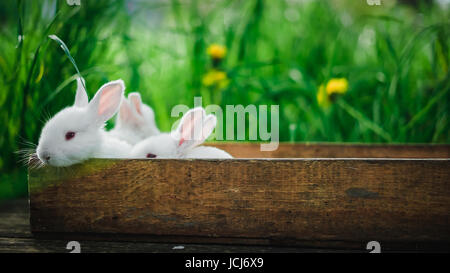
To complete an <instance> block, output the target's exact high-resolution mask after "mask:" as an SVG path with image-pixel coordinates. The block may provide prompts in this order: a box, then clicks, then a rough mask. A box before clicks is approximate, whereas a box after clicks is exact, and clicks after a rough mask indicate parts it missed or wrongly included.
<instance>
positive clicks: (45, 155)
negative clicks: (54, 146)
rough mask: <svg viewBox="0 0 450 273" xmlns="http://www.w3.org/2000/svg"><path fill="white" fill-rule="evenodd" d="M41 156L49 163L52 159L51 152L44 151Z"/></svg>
mask: <svg viewBox="0 0 450 273" xmlns="http://www.w3.org/2000/svg"><path fill="white" fill-rule="evenodd" d="M40 158H41V159H42V161H44V163H47V162H49V161H50V158H51V157H50V154H49V153H42V154H41V156H40Z"/></svg>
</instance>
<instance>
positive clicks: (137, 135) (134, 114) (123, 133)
mask: <svg viewBox="0 0 450 273" xmlns="http://www.w3.org/2000/svg"><path fill="white" fill-rule="evenodd" d="M108 134H109V135H110V136H112V137H115V138H118V139H120V140H123V141H126V142H128V143H129V144H131V145H134V144H136V143H138V142H139V141H141V140H143V139H145V138H147V137H150V136H154V135H158V134H160V132H159V130H158V127H156V122H155V113H154V112H153V110H152V108H151V107H150V106H148V105H146V104H144V103H142V100H141V95H140V94H139V93H137V92H133V93H130V94H128V99H125V98H123V99H122V104H121V105H120V109H119V113H117V118H116V123H115V125H114V128H113V129H112V130H110V131H108Z"/></svg>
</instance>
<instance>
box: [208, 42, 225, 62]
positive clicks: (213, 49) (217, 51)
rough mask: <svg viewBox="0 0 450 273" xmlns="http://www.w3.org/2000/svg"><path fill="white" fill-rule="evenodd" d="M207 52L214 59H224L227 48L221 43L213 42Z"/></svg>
mask: <svg viewBox="0 0 450 273" xmlns="http://www.w3.org/2000/svg"><path fill="white" fill-rule="evenodd" d="M207 52H208V55H209V56H211V58H213V59H223V58H224V57H225V55H227V48H226V47H224V46H222V45H219V44H212V45H210V46H209V47H208V49H207Z"/></svg>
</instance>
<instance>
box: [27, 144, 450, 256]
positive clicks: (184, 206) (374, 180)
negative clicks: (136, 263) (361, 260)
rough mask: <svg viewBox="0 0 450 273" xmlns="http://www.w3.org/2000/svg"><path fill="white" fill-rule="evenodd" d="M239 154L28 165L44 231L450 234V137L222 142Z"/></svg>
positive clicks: (361, 239)
mask: <svg viewBox="0 0 450 273" xmlns="http://www.w3.org/2000/svg"><path fill="white" fill-rule="evenodd" d="M214 146H216V147H219V148H222V149H224V150H226V151H228V152H229V153H231V154H232V155H233V156H235V157H236V159H227V160H206V159H197V160H190V159H180V160H171V159H155V160H132V159H130V160H128V159H127V160H117V159H92V160H89V161H87V162H85V163H83V164H79V165H74V166H71V167H66V168H53V167H44V168H40V169H31V170H30V171H29V195H30V221H31V229H32V232H33V233H34V234H35V235H37V236H44V237H67V238H71V239H74V238H92V239H105V240H109V239H112V238H113V239H120V240H122V239H123V240H147V241H161V242H178V243H189V242H196V243H231V244H272V245H291V246H293V245H295V246H308V247H311V246H313V247H327V248H357V249H365V246H366V244H367V243H368V242H369V241H378V242H380V244H381V245H382V247H383V248H384V249H386V248H390V249H412V250H416V249H442V248H443V249H445V250H449V249H450V247H449V245H450V244H449V243H450V161H449V155H450V145H361V144H345V145H343V144H287V143H285V144H283V143H282V144H280V146H279V148H278V150H276V151H273V152H261V151H260V146H259V144H250V143H243V144H238V143H236V144H231V143H225V144H214Z"/></svg>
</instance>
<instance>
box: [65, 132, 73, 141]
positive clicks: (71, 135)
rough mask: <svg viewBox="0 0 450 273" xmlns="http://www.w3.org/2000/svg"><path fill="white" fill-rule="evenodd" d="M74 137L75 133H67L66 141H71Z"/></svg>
mask: <svg viewBox="0 0 450 273" xmlns="http://www.w3.org/2000/svg"><path fill="white" fill-rule="evenodd" d="M74 136H75V132H67V133H66V140H71V139H72V138H73V137H74Z"/></svg>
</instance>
